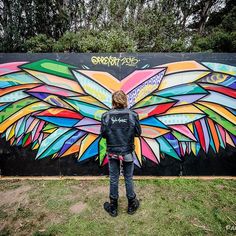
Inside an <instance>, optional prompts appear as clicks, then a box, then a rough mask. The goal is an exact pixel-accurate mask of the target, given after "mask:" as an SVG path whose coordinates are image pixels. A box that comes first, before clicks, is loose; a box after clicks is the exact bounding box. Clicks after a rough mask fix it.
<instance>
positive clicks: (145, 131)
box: [141, 125, 170, 138]
mask: <svg viewBox="0 0 236 236" xmlns="http://www.w3.org/2000/svg"><path fill="white" fill-rule="evenodd" d="M141 129H142V136H143V137H147V138H157V137H159V136H162V135H164V134H166V133H169V132H170V130H168V129H162V128H159V127H152V126H147V125H141Z"/></svg>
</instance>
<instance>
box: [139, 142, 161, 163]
mask: <svg viewBox="0 0 236 236" xmlns="http://www.w3.org/2000/svg"><path fill="white" fill-rule="evenodd" d="M141 148H142V154H143V155H144V156H145V157H147V158H148V159H150V160H152V161H153V162H155V163H157V164H158V161H157V158H156V156H155V155H154V153H153V151H152V149H151V148H150V147H149V145H148V144H147V143H146V141H145V140H144V139H142V138H141Z"/></svg>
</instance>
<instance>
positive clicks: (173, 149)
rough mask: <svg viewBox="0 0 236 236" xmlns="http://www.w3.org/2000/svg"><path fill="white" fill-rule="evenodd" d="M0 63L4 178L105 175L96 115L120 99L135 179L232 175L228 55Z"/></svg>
mask: <svg viewBox="0 0 236 236" xmlns="http://www.w3.org/2000/svg"><path fill="white" fill-rule="evenodd" d="M222 60H223V62H222ZM0 62H1V65H0V134H1V147H0V153H1V157H0V159H1V172H2V174H3V175H28V174H30V175H51V174H52V175H53V174H66V175H91V174H92V175H100V174H107V158H106V155H105V154H106V140H105V139H102V138H101V137H100V124H101V115H102V114H103V113H104V112H106V111H107V110H109V109H111V96H112V93H113V92H114V91H116V90H119V89H122V90H123V91H124V92H125V93H126V94H127V96H128V104H129V107H130V108H131V109H133V110H134V111H135V112H137V113H138V115H139V119H140V123H141V128H142V136H141V137H140V138H136V139H135V151H136V154H137V159H136V160H135V164H136V170H135V171H136V173H137V174H156V175H178V174H180V175H181V174H186V175H191V174H200V175H201V174H213V175H214V174H229V175H235V174H236V168H235V167H236V160H235V159H236V155H235V154H236V152H235V145H236V128H235V124H236V117H235V114H236V112H235V110H236V102H235V96H236V67H235V65H236V55H235V54H205V55H204V54H111V55H110V54H109V55H107V54H74V55H70V54H1V61H0ZM66 158H69V159H70V160H73V162H67V163H66V162H61V161H60V160H62V159H63V160H64V159H66ZM8 159H9V160H8ZM46 159H50V165H49V166H50V168H48V165H47V163H48V162H41V161H40V160H46ZM167 159H169V160H167ZM188 159H190V160H191V162H189V161H188ZM194 159H195V160H194ZM212 159H214V162H213V164H211V165H210V166H209V160H212ZM196 160H200V161H201V162H199V163H201V164H199V163H196ZM203 160H205V164H204V161H203ZM222 160H223V162H222ZM19 162H23V166H22V165H19ZM29 163H30V164H29ZM168 163H169V164H168ZM222 163H223V164H222ZM165 164H166V165H165ZM72 165H74V167H73V168H72V169H73V170H71V166H72ZM95 165H97V167H95ZM217 165H218V167H217V168H216V167H215V166H217ZM26 166H27V168H26ZM34 166H38V168H37V171H35V172H34V171H33V170H34V168H35V167H34ZM201 166H202V167H201ZM207 166H208V167H207ZM43 167H45V168H43ZM161 168H162V169H163V168H164V169H165V171H164V172H161V171H160V172H158V169H159V170H161ZM207 168H208V171H207ZM28 169H31V172H29V171H28ZM63 169H64V171H62V170H63ZM65 169H67V171H65ZM196 169H198V172H196ZM40 170H41V171H40ZM81 170H82V171H81ZM191 170H192V171H191ZM201 170H204V171H203V173H202V172H201Z"/></svg>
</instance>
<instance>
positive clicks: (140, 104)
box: [134, 96, 175, 108]
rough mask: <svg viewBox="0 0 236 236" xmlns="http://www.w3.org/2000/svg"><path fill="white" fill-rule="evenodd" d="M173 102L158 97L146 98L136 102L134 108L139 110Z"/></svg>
mask: <svg viewBox="0 0 236 236" xmlns="http://www.w3.org/2000/svg"><path fill="white" fill-rule="evenodd" d="M170 102H175V100H173V99H168V98H163V97H159V96H148V97H146V98H144V99H142V100H141V101H140V102H138V103H137V104H136V105H135V106H134V108H140V107H145V106H151V105H156V104H163V103H170Z"/></svg>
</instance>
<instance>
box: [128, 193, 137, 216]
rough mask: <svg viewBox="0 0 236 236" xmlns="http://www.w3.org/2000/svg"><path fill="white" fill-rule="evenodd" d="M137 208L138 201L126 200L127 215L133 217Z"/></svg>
mask: <svg viewBox="0 0 236 236" xmlns="http://www.w3.org/2000/svg"><path fill="white" fill-rule="evenodd" d="M138 208H139V200H138V199H137V198H136V197H135V198H133V199H128V211H127V213H128V214H130V215H133V214H134V213H135V212H136V211H137V209H138Z"/></svg>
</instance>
